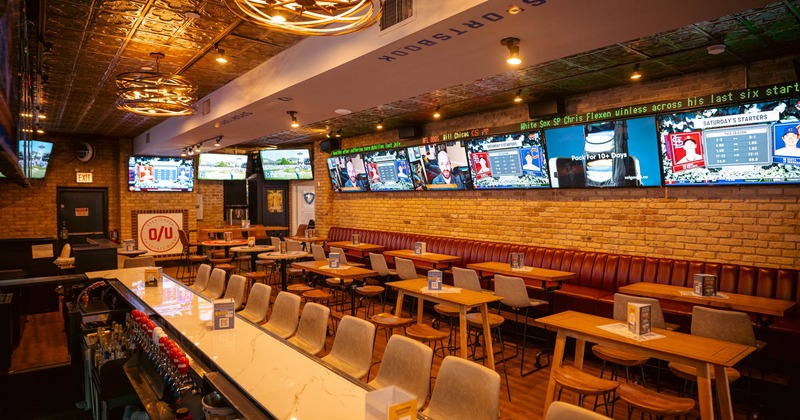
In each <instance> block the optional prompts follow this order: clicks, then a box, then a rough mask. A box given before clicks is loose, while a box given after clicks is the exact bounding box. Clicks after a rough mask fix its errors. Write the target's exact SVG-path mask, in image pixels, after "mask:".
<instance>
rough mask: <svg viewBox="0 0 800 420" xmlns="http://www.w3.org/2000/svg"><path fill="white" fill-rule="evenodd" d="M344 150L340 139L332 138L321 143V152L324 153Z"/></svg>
mask: <svg viewBox="0 0 800 420" xmlns="http://www.w3.org/2000/svg"><path fill="white" fill-rule="evenodd" d="M341 148H342V139H338V138H336V137H331V138H329V139H325V140H322V141H321V142H320V143H319V150H322V151H323V152H330V151H331V150H339V149H341Z"/></svg>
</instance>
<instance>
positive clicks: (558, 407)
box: [544, 401, 609, 420]
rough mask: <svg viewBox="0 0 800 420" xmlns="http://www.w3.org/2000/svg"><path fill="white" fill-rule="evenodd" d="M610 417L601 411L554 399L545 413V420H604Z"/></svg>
mask: <svg viewBox="0 0 800 420" xmlns="http://www.w3.org/2000/svg"><path fill="white" fill-rule="evenodd" d="M608 418H609V417H606V416H604V415H602V414H600V413H595V412H594V411H590V410H587V409H585V408H583V407H578V406H577V405H572V404H569V403H565V402H563V401H553V403H552V404H550V407H549V408H548V409H547V414H545V415H544V420H603V419H608Z"/></svg>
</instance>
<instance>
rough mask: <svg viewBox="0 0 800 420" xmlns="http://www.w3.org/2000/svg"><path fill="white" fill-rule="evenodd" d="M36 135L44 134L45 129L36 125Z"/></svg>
mask: <svg viewBox="0 0 800 420" xmlns="http://www.w3.org/2000/svg"><path fill="white" fill-rule="evenodd" d="M36 133H37V134H44V129H43V128H42V126H40V125H39V124H36Z"/></svg>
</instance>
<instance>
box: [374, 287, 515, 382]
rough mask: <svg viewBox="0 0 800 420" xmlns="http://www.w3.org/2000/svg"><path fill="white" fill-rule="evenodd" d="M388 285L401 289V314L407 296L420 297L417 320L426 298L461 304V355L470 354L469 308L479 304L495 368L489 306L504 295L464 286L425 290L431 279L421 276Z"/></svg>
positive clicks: (398, 313)
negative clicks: (443, 290) (454, 289)
mask: <svg viewBox="0 0 800 420" xmlns="http://www.w3.org/2000/svg"><path fill="white" fill-rule="evenodd" d="M386 285H387V286H390V287H394V288H395V289H397V305H396V306H395V315H396V316H401V311H402V310H403V296H404V295H409V296H413V297H415V298H417V299H419V302H418V303H417V323H418V324H421V323H422V322H423V320H422V306H423V305H422V301H423V300H428V301H431V302H435V303H446V304H448V305H452V306H456V307H458V326H459V328H461V334H459V336H460V341H461V343H460V344H461V357H463V358H464V359H466V358H467V310H468V309H472V308H475V307H478V308H480V309H481V314H483V334H484V337H487V338H486V355H487V359H488V361H489V368H491V369H494V351H493V350H492V340H491V337H492V334H491V329H490V328H489V316H488V315H489V307H488V304H489V303H491V302H497V301H500V300H502V299H503V298H502V297H501V296H497V295H490V294H488V293H481V292H475V291H472V290H467V289H461V291H460V292H458V293H441V292H423V291H422V289H423V288H425V287H427V286H428V280H427V279H423V278H419V279H416V280H401V281H390V282H387V283H386Z"/></svg>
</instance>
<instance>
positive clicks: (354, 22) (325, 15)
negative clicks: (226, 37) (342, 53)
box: [224, 0, 383, 36]
mask: <svg viewBox="0 0 800 420" xmlns="http://www.w3.org/2000/svg"><path fill="white" fill-rule="evenodd" d="M224 1H225V5H226V6H228V9H230V10H231V12H233V14H235V15H236V16H238V17H240V18H242V19H244V20H247V21H250V22H253V23H255V24H257V25H261V26H265V27H267V28H269V29H271V30H274V31H279V32H286V33H290V34H296V35H307V36H313V35H343V34H349V33H352V32H356V31H360V30H362V29H365V28H368V27H369V26H371V25H373V24H374V23H375V22H377V21H378V20H379V19H380V16H381V6H382V4H383V2H382V1H381V0H327V1H315V0H295V1H280V0H224Z"/></svg>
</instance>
